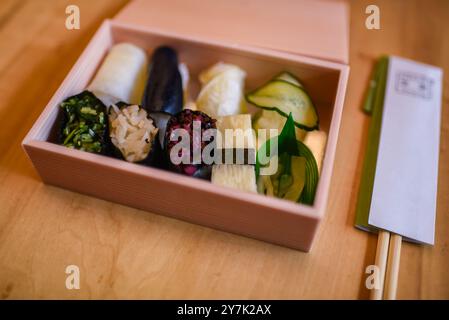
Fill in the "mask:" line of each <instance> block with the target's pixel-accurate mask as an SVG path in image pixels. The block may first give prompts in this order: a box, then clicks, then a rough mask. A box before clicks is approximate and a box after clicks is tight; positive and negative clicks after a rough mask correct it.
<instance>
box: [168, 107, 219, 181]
mask: <svg viewBox="0 0 449 320" xmlns="http://www.w3.org/2000/svg"><path fill="white" fill-rule="evenodd" d="M177 129H183V130H180V131H178V130H177ZM209 129H216V120H215V119H212V118H211V117H209V116H208V115H207V114H205V113H203V112H201V111H193V110H190V109H185V110H182V111H181V112H179V113H177V114H176V115H174V116H172V117H171V118H170V120H169V121H168V123H167V128H166V132H165V155H166V158H167V160H168V163H169V165H168V168H169V170H171V171H174V172H178V173H181V174H185V175H188V176H192V177H196V178H201V179H207V180H208V179H210V174H211V167H212V166H211V165H212V163H210V164H207V163H205V162H204V161H203V158H202V157H201V155H202V154H203V150H204V148H205V147H206V146H208V145H209V144H210V143H214V141H213V138H212V139H210V141H203V140H205V139H202V137H204V135H205V132H206V130H209ZM195 130H198V132H195ZM180 134H185V135H186V136H185V137H182V136H180ZM183 138H186V139H187V141H186V140H184V141H183ZM198 155H199V158H197V156H198ZM179 159H181V160H182V161H181V162H180V161H178V160H179Z"/></svg>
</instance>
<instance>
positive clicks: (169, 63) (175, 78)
mask: <svg viewBox="0 0 449 320" xmlns="http://www.w3.org/2000/svg"><path fill="white" fill-rule="evenodd" d="M183 71H184V73H185V70H183ZM142 106H143V107H144V108H145V109H146V110H147V111H148V112H166V113H169V114H171V115H174V114H176V113H178V112H179V111H181V110H182V106H183V84H182V78H181V74H180V72H179V64H178V54H177V53H176V51H175V50H173V49H172V48H170V47H165V46H164V47H159V48H157V49H156V50H155V51H154V53H153V56H152V59H151V65H150V74H149V77H148V81H147V84H146V87H145V92H144V96H143V99H142Z"/></svg>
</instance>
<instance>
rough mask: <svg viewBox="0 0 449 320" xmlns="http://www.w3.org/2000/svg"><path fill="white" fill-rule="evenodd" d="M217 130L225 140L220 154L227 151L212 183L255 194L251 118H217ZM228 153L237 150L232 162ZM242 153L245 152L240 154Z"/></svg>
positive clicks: (218, 165)
mask: <svg viewBox="0 0 449 320" xmlns="http://www.w3.org/2000/svg"><path fill="white" fill-rule="evenodd" d="M217 129H218V130H219V131H220V134H221V138H222V143H221V144H219V145H220V146H219V147H218V148H217V151H218V152H221V151H220V148H222V150H224V152H222V153H223V159H222V164H214V165H213V167H212V178H211V181H212V183H213V184H216V185H220V186H225V187H230V188H234V189H238V190H241V191H247V192H254V193H256V192H257V186H256V172H255V169H254V165H253V164H255V161H256V159H255V158H256V141H255V137H254V132H253V130H252V127H251V115H250V114H239V115H235V116H225V117H220V118H218V119H217ZM229 150H231V151H234V152H232V155H233V156H232V158H231V161H230V160H229V152H228V151H229ZM242 150H244V151H246V152H244V153H241V151H242ZM239 152H240V153H239ZM242 156H243V157H242Z"/></svg>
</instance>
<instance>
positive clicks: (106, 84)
mask: <svg viewBox="0 0 449 320" xmlns="http://www.w3.org/2000/svg"><path fill="white" fill-rule="evenodd" d="M147 66H148V59H147V55H146V53H145V51H144V50H143V49H141V48H139V47H137V46H135V45H133V44H130V43H119V44H116V45H114V46H113V47H112V48H111V50H110V51H109V53H108V54H107V56H106V58H105V59H104V62H103V64H102V65H101V66H100V69H99V70H98V72H97V74H96V75H95V77H94V79H93V80H92V82H91V83H90V85H89V86H88V88H87V89H88V90H89V91H91V92H93V93H94V94H95V95H96V96H97V97H98V98H99V99H100V100H101V101H103V103H104V104H105V105H106V106H107V107H109V106H110V105H111V104H114V103H117V102H119V101H123V102H126V103H131V104H138V103H140V100H141V99H142V95H143V90H144V87H145V80H146V77H147V75H146V74H147Z"/></svg>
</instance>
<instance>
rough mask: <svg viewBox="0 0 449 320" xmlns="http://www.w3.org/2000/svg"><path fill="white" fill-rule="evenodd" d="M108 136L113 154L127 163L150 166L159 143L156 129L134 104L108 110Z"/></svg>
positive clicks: (112, 107) (116, 106) (149, 118)
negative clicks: (113, 150) (112, 147)
mask: <svg viewBox="0 0 449 320" xmlns="http://www.w3.org/2000/svg"><path fill="white" fill-rule="evenodd" d="M109 131H110V132H109V135H110V138H111V143H112V145H113V146H114V149H115V154H116V155H118V156H120V157H121V158H123V159H124V160H126V161H128V162H134V163H143V164H152V163H154V162H155V161H156V158H155V157H157V153H158V149H160V148H158V146H159V143H158V141H157V139H156V137H157V134H158V128H157V127H156V126H155V123H154V120H153V119H152V118H151V117H150V116H149V115H148V113H147V111H146V110H145V109H143V108H142V107H140V106H139V105H136V104H126V103H117V104H112V105H111V106H110V108H109Z"/></svg>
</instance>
